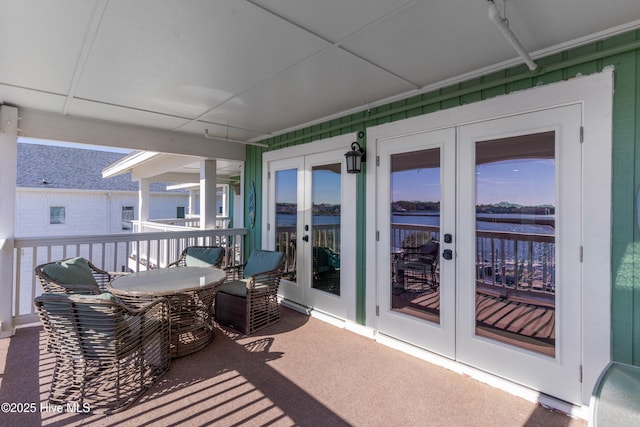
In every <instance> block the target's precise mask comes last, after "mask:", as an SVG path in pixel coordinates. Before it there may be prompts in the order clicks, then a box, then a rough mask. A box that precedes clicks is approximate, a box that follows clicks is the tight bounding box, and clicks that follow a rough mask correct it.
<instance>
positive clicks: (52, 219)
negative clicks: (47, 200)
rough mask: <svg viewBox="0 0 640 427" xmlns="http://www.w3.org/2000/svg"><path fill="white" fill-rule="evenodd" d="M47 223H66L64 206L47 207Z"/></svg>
mask: <svg viewBox="0 0 640 427" xmlns="http://www.w3.org/2000/svg"><path fill="white" fill-rule="evenodd" d="M49 224H66V213H65V208H64V206H50V207H49Z"/></svg>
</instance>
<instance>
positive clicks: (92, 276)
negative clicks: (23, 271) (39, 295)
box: [35, 257, 115, 295]
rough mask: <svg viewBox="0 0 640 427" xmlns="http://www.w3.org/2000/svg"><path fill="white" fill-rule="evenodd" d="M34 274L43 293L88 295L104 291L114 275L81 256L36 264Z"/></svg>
mask: <svg viewBox="0 0 640 427" xmlns="http://www.w3.org/2000/svg"><path fill="white" fill-rule="evenodd" d="M35 274H36V276H37V277H38V279H39V280H40V284H41V285H42V289H43V290H44V293H51V294H90V295H99V294H101V293H102V292H104V291H105V290H106V287H107V284H109V282H110V281H111V280H112V279H113V278H114V276H115V274H113V273H108V272H106V271H103V270H100V269H99V268H98V267H96V266H95V265H93V264H92V263H91V262H90V261H87V260H86V259H84V258H82V257H76V258H68V259H65V260H62V261H55V262H48V263H46V264H41V265H38V266H37V267H36V269H35Z"/></svg>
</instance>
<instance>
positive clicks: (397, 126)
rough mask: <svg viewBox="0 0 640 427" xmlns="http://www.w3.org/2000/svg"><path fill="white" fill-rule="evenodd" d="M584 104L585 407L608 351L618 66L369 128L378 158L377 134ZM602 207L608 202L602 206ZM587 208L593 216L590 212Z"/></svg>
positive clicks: (372, 212) (370, 225) (373, 284)
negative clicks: (616, 71)
mask: <svg viewBox="0 0 640 427" xmlns="http://www.w3.org/2000/svg"><path fill="white" fill-rule="evenodd" d="M570 104H582V106H583V109H582V111H583V117H582V123H583V127H584V142H583V166H582V167H583V170H585V171H588V173H585V174H584V180H583V188H582V192H583V215H582V223H583V229H584V230H588V233H584V235H583V244H584V248H583V263H582V271H583V274H582V276H583V278H584V280H583V284H582V287H583V288H582V289H583V299H582V307H581V312H582V319H581V320H582V330H581V331H580V332H578V333H581V334H582V339H581V341H582V348H581V353H582V360H583V366H582V372H583V392H582V403H583V405H588V404H589V399H590V396H591V391H592V390H593V386H594V385H595V383H596V381H597V378H598V375H599V374H600V372H602V370H603V369H604V368H605V366H606V365H607V363H608V362H609V361H610V357H611V344H610V335H611V311H610V301H611V253H610V250H609V248H610V246H611V212H610V209H607V207H610V206H611V167H612V166H611V146H612V141H611V139H612V138H611V132H612V111H613V69H606V70H604V71H603V72H601V73H598V74H593V75H589V76H579V77H576V78H573V79H571V80H568V81H563V82H559V83H554V84H549V85H544V86H539V87H536V88H533V89H529V90H525V91H521V92H517V93H514V94H510V95H506V96H500V97H496V98H492V99H489V100H487V101H481V102H477V103H473V104H469V105H465V106H461V107H457V108H451V109H447V110H441V111H437V112H434V113H432V114H427V115H424V116H417V117H413V118H410V119H406V120H401V121H397V122H393V123H388V124H383V125H380V126H375V127H370V128H368V129H367V150H368V153H367V157H368V158H369V159H373V158H375V157H376V156H377V155H378V154H377V152H376V145H377V144H376V141H378V140H379V139H384V138H390V137H397V136H402V135H410V134H413V133H419V132H425V131H429V130H436V129H442V128H446V127H451V126H462V125H466V124H471V123H476V122H480V121H486V120H490V119H495V118H501V117H508V116H512V115H515V114H523V113H527V112H533V111H538V110H542V109H548V108H552V107H557V106H562V105H570ZM376 175H377V174H376V171H375V168H373V167H372V168H368V170H367V177H366V179H367V188H368V189H369V191H368V197H367V202H366V205H367V209H366V212H367V218H366V220H367V230H366V241H367V242H376V231H377V230H376V224H377V218H376V215H377V214H376V204H377V198H376V191H375V189H376V188H377V183H376ZM603 207H604V208H603ZM587 213H588V214H587ZM376 257H377V245H374V244H368V245H367V247H366V261H367V265H375V264H374V263H375V262H376V259H377V258H376ZM377 289H378V285H377V277H376V274H375V269H372V268H367V274H366V295H367V296H366V313H367V316H366V322H367V326H368V327H369V328H372V329H374V330H375V329H377V317H376V316H375V313H376V305H377V303H378V300H379V295H377Z"/></svg>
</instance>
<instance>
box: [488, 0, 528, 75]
mask: <svg viewBox="0 0 640 427" xmlns="http://www.w3.org/2000/svg"><path fill="white" fill-rule="evenodd" d="M488 3H489V19H491V20H492V21H493V22H495V23H496V25H497V26H498V28H499V29H500V31H502V35H504V37H505V38H506V39H507V41H508V42H509V43H511V46H513V48H514V49H515V50H516V52H518V55H520V57H521V58H522V60H523V61H524V62H525V64H527V67H529V69H530V70H531V71H535V69H536V68H538V64H536V63H535V62H534V61H533V59H531V56H530V55H529V53H527V51H526V50H524V47H522V44H520V42H519V41H518V39H517V38H516V36H515V34H513V31H511V28H510V27H509V23H508V21H507V19H506V18H503V17H502V15H500V12H499V11H498V7H497V6H496V4H495V2H494V1H493V0H488Z"/></svg>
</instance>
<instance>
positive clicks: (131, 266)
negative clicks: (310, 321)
mask: <svg viewBox="0 0 640 427" xmlns="http://www.w3.org/2000/svg"><path fill="white" fill-rule="evenodd" d="M246 234H247V230H246V229H244V228H238V229H233V228H229V229H216V230H199V229H193V228H185V227H181V228H180V229H179V230H167V231H156V232H147V233H123V234H108V235H92V236H54V237H52V236H47V237H29V238H17V239H15V241H14V288H13V289H14V294H13V295H14V298H13V316H14V319H15V324H16V325H19V324H25V323H30V322H34V321H37V317H36V315H35V311H34V308H33V299H34V298H35V297H36V296H38V295H39V294H40V293H41V292H42V289H41V287H40V284H39V283H38V281H37V279H36V277H35V275H34V273H33V272H34V269H35V267H36V266H37V265H40V264H44V263H47V262H51V261H57V260H61V259H66V258H71V257H76V256H82V257H84V258H86V259H88V260H90V261H91V262H92V263H93V264H94V265H95V266H96V267H98V268H101V269H103V270H106V271H140V270H145V269H147V268H157V267H164V266H166V265H167V264H169V263H171V262H173V261H175V260H177V259H178V257H179V256H180V253H181V252H182V250H183V249H184V248H186V247H187V246H195V245H206V246H223V247H225V248H226V252H227V253H226V256H225V260H224V265H235V264H237V263H242V262H243V246H242V245H243V240H244V239H243V237H244V235H246Z"/></svg>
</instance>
